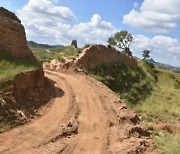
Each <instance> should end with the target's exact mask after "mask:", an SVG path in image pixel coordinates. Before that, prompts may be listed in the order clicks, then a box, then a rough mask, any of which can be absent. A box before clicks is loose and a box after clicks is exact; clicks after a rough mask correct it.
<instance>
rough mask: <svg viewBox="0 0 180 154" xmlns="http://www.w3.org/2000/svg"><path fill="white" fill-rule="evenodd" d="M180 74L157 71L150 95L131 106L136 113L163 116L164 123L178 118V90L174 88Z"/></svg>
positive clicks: (179, 104)
mask: <svg viewBox="0 0 180 154" xmlns="http://www.w3.org/2000/svg"><path fill="white" fill-rule="evenodd" d="M179 76H180V74H177V73H172V72H168V71H163V70H159V73H158V82H157V83H156V84H155V85H154V87H153V91H152V92H151V95H150V96H149V97H148V98H146V99H145V100H143V101H141V103H140V104H137V105H136V106H133V109H134V110H135V111H136V112H137V113H148V114H152V115H153V114H156V115H158V114H159V115H161V116H162V115H163V116H164V119H166V122H173V121H172V119H178V118H180V110H179V108H180V95H179V94H180V89H178V88H177V87H176V84H175V83H177V81H178V82H179V80H177V79H179Z"/></svg>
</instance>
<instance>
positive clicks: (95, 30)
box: [0, 0, 180, 67]
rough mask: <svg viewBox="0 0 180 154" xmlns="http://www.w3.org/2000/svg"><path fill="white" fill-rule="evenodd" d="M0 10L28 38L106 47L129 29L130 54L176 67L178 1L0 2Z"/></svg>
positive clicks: (179, 37)
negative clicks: (15, 21)
mask: <svg viewBox="0 0 180 154" xmlns="http://www.w3.org/2000/svg"><path fill="white" fill-rule="evenodd" d="M0 6H3V7H5V8H7V9H9V10H11V11H13V12H14V13H16V15H17V16H18V17H19V18H20V19H21V21H22V24H23V25H24V26H25V29H26V35H27V39H28V40H34V41H36V42H39V43H47V44H51V45H52V44H62V45H69V44H70V42H71V40H72V39H76V40H77V41H78V44H79V46H83V45H84V44H87V43H95V44H106V42H107V39H108V37H109V36H111V35H113V34H114V33H115V32H117V31H120V30H128V31H129V32H130V33H131V34H133V36H134V41H133V43H132V44H131V50H132V51H133V54H134V55H135V56H138V57H141V55H142V51H143V50H144V49H149V50H152V53H151V56H152V58H153V59H154V60H155V61H158V62H162V63H166V64H171V65H174V66H179V67H180V28H179V26H180V11H179V8H180V1H179V0H111V1H109V0H16V1H15V0H0Z"/></svg>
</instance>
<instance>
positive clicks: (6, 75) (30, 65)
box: [0, 51, 39, 83]
mask: <svg viewBox="0 0 180 154" xmlns="http://www.w3.org/2000/svg"><path fill="white" fill-rule="evenodd" d="M37 68H39V64H37V62H35V60H34V59H19V58H15V57H13V56H11V55H10V54H7V53H5V52H3V51H0V83H2V82H4V81H6V80H9V79H12V78H13V77H14V76H15V75H16V74H18V73H20V72H25V71H31V70H35V69H37Z"/></svg>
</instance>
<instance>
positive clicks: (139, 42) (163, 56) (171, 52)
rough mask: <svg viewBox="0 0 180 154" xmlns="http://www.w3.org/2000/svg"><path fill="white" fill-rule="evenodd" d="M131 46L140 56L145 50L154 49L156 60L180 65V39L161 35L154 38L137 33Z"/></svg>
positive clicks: (153, 55)
mask: <svg viewBox="0 0 180 154" xmlns="http://www.w3.org/2000/svg"><path fill="white" fill-rule="evenodd" d="M131 48H132V51H133V53H134V54H135V55H136V56H139V57H140V56H141V55H142V51H143V50H145V49H148V50H152V53H151V55H152V57H153V58H154V59H155V60H157V61H159V62H162V63H167V64H171V65H176V66H179V67H180V41H178V40H177V39H174V38H171V37H166V36H161V35H159V36H154V37H153V38H149V37H146V36H143V35H135V36H134V41H133V43H132V44H131ZM178 59H179V60H178Z"/></svg>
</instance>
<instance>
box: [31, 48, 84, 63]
mask: <svg viewBox="0 0 180 154" xmlns="http://www.w3.org/2000/svg"><path fill="white" fill-rule="evenodd" d="M31 50H32V51H33V53H34V55H35V56H36V57H37V58H38V59H39V60H41V61H43V62H48V61H50V60H52V59H57V60H59V61H62V60H63V59H68V58H72V57H74V56H76V55H77V54H78V53H80V52H81V49H80V48H74V47H72V46H67V47H61V48H54V49H44V48H31Z"/></svg>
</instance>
